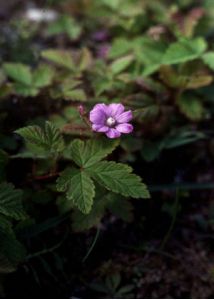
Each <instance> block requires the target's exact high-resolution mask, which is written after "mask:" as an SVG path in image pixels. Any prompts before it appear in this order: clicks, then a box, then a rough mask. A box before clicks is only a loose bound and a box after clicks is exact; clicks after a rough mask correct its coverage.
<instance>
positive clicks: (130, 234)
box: [0, 0, 214, 298]
mask: <svg viewBox="0 0 214 300" xmlns="http://www.w3.org/2000/svg"><path fill="white" fill-rule="evenodd" d="M0 25H1V26H0V64H1V66H0V107H1V110H0V126H1V132H0V136H1V139H0V180H1V181H0V182H1V183H0V273H1V274H2V275H1V286H0V293H2V295H3V296H5V297H7V298H8V297H17V296H19V297H23V298H25V297H29V298H32V297H34V298H36V297H41V296H42V297H56V296H57V297H77V298H84V297H87V298H88V297H95V298H98V297H103V298H109V297H111V298H128V297H134V298H146V297H147V298H159V297H163V298H169V297H172V298H182V297H187V298H194V297H195V298H210V297H213V295H214V288H213V280H214V275H213V274H214V256H213V246H214V245H213V230H214V227H213V224H214V223H213V221H214V219H213V217H214V210H213V208H214V203H213V188H214V183H213V180H214V172H213V160H214V129H213V115H214V84H213V71H214V1H213V0H198V1H197V0H174V1H171V0H160V1H158V0H60V1H59V0H57V1H56V0H47V1H39V0H38V1H21V0H7V1H4V2H2V3H1V5H0ZM100 102H104V103H112V102H122V103H123V104H124V105H125V106H126V107H127V108H130V109H132V110H133V111H134V116H135V118H134V127H135V130H134V133H133V134H132V135H129V136H125V137H124V138H122V139H121V142H120V146H119V148H118V149H117V150H116V151H115V152H114V154H112V157H113V159H115V160H117V161H119V162H125V163H127V162H128V163H129V164H131V165H132V167H133V169H134V170H135V172H136V173H137V174H139V175H140V176H142V177H143V179H144V181H145V182H146V183H147V184H148V185H149V189H150V191H151V193H152V199H148V200H132V201H130V200H129V199H125V198H123V197H120V196H115V194H112V193H104V191H103V190H102V189H101V190H100V191H99V192H98V193H97V195H96V201H95V202H94V206H93V208H92V211H91V213H90V214H88V215H86V216H85V215H83V214H82V213H80V212H79V211H77V210H75V209H74V208H73V207H71V206H70V205H69V204H68V202H67V201H66V199H65V198H64V196H63V195H61V194H60V193H58V192H57V190H56V186H55V181H56V177H57V174H55V173H56V172H53V162H52V161H50V160H48V161H44V160H43V159H41V157H40V158H39V159H38V156H39V154H38V153H39V152H38V149H37V148H36V149H33V148H32V146H31V147H28V149H27V150H28V152H26V149H25V147H24V145H23V141H22V140H21V138H20V136H18V135H17V134H15V133H14V131H15V130H17V129H18V128H20V127H23V126H27V125H38V126H43V125H44V123H45V121H46V120H49V121H51V122H52V124H53V125H54V126H55V127H56V128H57V129H59V130H60V132H61V133H62V134H63V136H64V139H65V142H66V143H69V142H70V141H71V140H72V139H73V138H74V137H81V138H83V139H85V138H88V137H91V135H92V133H91V130H90V129H89V128H88V127H87V125H86V124H85V123H84V122H83V120H82V119H81V118H80V115H79V111H78V106H79V105H80V104H82V105H84V109H85V111H86V113H87V112H88V111H89V110H90V109H91V107H92V106H93V105H94V104H95V103H100ZM28 146H29V145H28ZM66 164H67V161H66V159H65V157H64V158H63V159H62V160H60V162H59V165H58V166H57V168H58V169H57V171H61V170H62V168H63V167H66ZM55 171H56V170H55ZM11 286H12V287H13V289H11Z"/></svg>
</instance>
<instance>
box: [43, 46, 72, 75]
mask: <svg viewBox="0 0 214 300" xmlns="http://www.w3.org/2000/svg"><path fill="white" fill-rule="evenodd" d="M41 55H42V57H43V58H46V59H48V60H49V61H51V62H53V63H55V64H56V65H58V66H60V67H63V68H66V69H69V70H72V71H73V70H74V69H75V65H74V62H73V58H72V56H71V52H70V51H66V50H54V49H49V50H44V51H42V54H41Z"/></svg>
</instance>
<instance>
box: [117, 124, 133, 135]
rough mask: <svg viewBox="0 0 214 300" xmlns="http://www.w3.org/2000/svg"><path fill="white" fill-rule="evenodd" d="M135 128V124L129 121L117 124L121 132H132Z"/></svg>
mask: <svg viewBox="0 0 214 300" xmlns="http://www.w3.org/2000/svg"><path fill="white" fill-rule="evenodd" d="M133 129H134V128H133V126H132V125H131V124H128V123H123V124H119V125H117V126H116V130H118V131H119V132H121V133H130V132H132V131H133Z"/></svg>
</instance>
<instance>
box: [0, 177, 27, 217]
mask: <svg viewBox="0 0 214 300" xmlns="http://www.w3.org/2000/svg"><path fill="white" fill-rule="evenodd" d="M21 199H22V191H21V190H17V189H14V186H13V185H12V184H10V183H1V184H0V213H1V214H3V215H5V216H7V217H10V218H13V219H15V220H23V219H25V218H26V213H25V212H24V209H23V206H22V202H21Z"/></svg>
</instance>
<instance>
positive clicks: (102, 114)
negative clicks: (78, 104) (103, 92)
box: [89, 103, 107, 125]
mask: <svg viewBox="0 0 214 300" xmlns="http://www.w3.org/2000/svg"><path fill="white" fill-rule="evenodd" d="M106 113H107V106H106V105H105V104H104V103H101V104H96V105H95V106H94V108H93V109H92V110H91V111H90V115H89V119H90V121H91V122H92V123H95V124H99V125H104V123H105V120H106Z"/></svg>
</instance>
